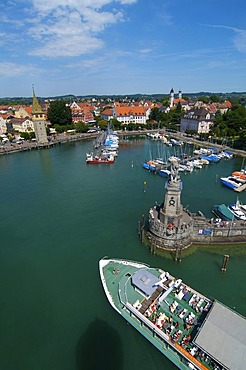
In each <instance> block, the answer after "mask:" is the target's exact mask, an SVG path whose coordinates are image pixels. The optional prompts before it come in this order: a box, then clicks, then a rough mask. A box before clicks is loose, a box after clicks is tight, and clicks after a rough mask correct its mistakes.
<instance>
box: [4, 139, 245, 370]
mask: <svg viewBox="0 0 246 370" xmlns="http://www.w3.org/2000/svg"><path fill="white" fill-rule="evenodd" d="M152 145H154V144H150V143H149V141H147V140H146V141H145V140H130V141H126V142H124V144H123V145H121V146H120V152H119V157H118V158H117V161H116V163H115V164H114V165H109V166H88V165H86V164H85V154H86V152H87V151H88V150H89V148H90V147H91V143H90V142H81V143H79V142H77V143H73V144H64V145H62V146H57V147H54V148H52V149H50V150H42V151H33V152H28V153H18V154H12V155H8V156H2V157H0V170H1V185H0V190H1V204H0V209H1V223H0V225H1V226H0V227H1V243H0V333H1V334H0V369H1V370H44V369H45V370H56V369H58V370H82V369H83V370H84V369H89V370H91V369H93V370H95V369H99V370H101V369H103V370H104V369H105V370H106V369H107V370H111V369H119V370H126V369H136V370H138V369H141V370H145V369H146V370H147V369H148V370H149V369H154V370H163V369H167V370H169V369H170V370H172V369H175V367H174V366H173V365H172V364H171V363H170V362H169V361H168V360H166V358H165V357H164V356H163V355H161V354H160V353H159V352H158V351H157V350H156V349H155V348H154V347H153V346H151V345H150V344H149V343H148V342H147V341H146V340H145V339H144V338H142V337H141V336H140V335H139V334H138V333H137V332H136V331H135V330H134V329H133V328H132V327H131V326H130V325H128V324H127V323H126V322H125V321H124V320H123V319H122V318H121V317H120V316H119V315H118V314H117V313H116V312H114V310H113V309H112V308H111V306H110V305H109V303H108V302H107V300H106V298H105V295H104V292H103V290H102V287H101V283H100V280H99V275H98V260H99V259H100V258H101V257H103V256H105V255H108V256H111V257H121V258H129V259H133V260H139V261H142V262H146V263H149V264H151V265H153V266H158V267H161V268H163V269H166V270H168V271H169V272H170V273H172V274H174V275H176V276H178V277H180V278H182V279H183V280H184V281H185V282H186V283H187V284H191V285H192V286H193V287H194V288H196V289H198V290H199V291H201V292H202V293H205V294H207V295H209V296H210V297H216V298H217V299H218V300H220V301H221V302H223V303H225V304H227V305H228V306H230V307H234V308H235V309H236V310H237V311H238V312H240V313H242V314H243V315H246V291H245V277H246V273H245V261H246V256H245V254H244V253H243V248H242V249H241V251H242V252H241V253H240V248H237V249H239V253H238V254H235V255H234V254H233V251H232V253H231V257H230V261H229V266H228V271H227V272H226V273H224V274H222V273H221V272H220V265H221V262H222V256H221V255H220V254H216V253H212V252H211V251H208V250H206V249H202V250H197V251H195V252H194V253H192V254H191V255H190V256H189V257H186V258H183V260H182V262H181V264H179V263H175V262H174V261H173V260H172V259H168V258H164V257H161V256H152V255H150V253H149V251H148V249H147V248H146V247H145V246H144V245H142V244H141V243H140V242H139V240H138V235H137V230H138V221H139V220H140V218H141V215H142V214H145V216H147V212H148V209H149V208H150V207H151V206H153V205H154V203H155V201H157V202H161V201H162V199H163V196H164V184H165V180H164V179H163V178H160V177H159V176H157V175H153V174H152V173H149V172H148V171H146V170H144V169H143V168H142V162H143V160H144V159H146V158H148V157H149V153H150V146H152ZM152 149H153V148H152ZM168 150H171V149H168ZM241 162H242V161H241V159H240V158H237V159H233V160H231V161H224V162H221V163H219V164H214V165H211V166H209V167H208V168H205V169H202V170H198V171H195V172H193V173H192V174H187V175H182V179H183V193H182V202H183V204H184V206H187V205H189V207H188V208H189V209H190V210H191V211H197V210H201V211H203V212H204V213H205V214H206V216H208V217H210V216H211V214H210V210H211V207H212V206H213V204H215V203H223V202H224V203H227V204H229V203H232V202H235V198H236V197H235V194H236V193H235V192H233V191H232V190H229V189H226V188H224V187H222V186H221V185H220V183H219V180H218V179H219V177H220V176H222V175H229V174H230V173H231V172H232V170H236V169H239V168H240V166H241ZM144 181H146V183H147V185H146V192H144ZM240 200H241V201H242V202H243V203H246V193H243V194H240Z"/></svg>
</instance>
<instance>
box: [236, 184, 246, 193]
mask: <svg viewBox="0 0 246 370" xmlns="http://www.w3.org/2000/svg"><path fill="white" fill-rule="evenodd" d="M234 190H235V191H237V192H238V193H241V191H243V190H246V184H243V185H241V186H239V187H238V188H235V189H234Z"/></svg>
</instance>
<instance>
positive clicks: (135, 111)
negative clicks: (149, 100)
mask: <svg viewBox="0 0 246 370" xmlns="http://www.w3.org/2000/svg"><path fill="white" fill-rule="evenodd" d="M145 112H146V108H145V107H141V106H138V107H134V106H133V107H119V106H116V115H117V116H127V117H128V116H145Z"/></svg>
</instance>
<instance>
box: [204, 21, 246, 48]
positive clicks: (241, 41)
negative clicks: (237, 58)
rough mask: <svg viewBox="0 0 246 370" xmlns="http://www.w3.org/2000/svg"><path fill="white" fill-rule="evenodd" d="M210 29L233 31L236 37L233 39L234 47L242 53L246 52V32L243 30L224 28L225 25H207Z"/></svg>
mask: <svg viewBox="0 0 246 370" xmlns="http://www.w3.org/2000/svg"><path fill="white" fill-rule="evenodd" d="M207 26H209V27H214V28H224V29H227V30H231V31H233V32H234V33H235V34H236V35H235V37H234V39H233V43H234V46H235V48H236V50H237V51H239V52H241V53H245V52H246V30H242V29H240V28H236V27H231V26H224V25H210V24H209V25H207Z"/></svg>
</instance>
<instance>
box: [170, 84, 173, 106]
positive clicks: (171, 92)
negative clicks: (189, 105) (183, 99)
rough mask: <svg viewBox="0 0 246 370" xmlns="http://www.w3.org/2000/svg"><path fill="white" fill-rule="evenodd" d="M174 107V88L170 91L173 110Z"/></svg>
mask: <svg viewBox="0 0 246 370" xmlns="http://www.w3.org/2000/svg"><path fill="white" fill-rule="evenodd" d="M173 105H174V90H173V88H172V89H171V90H170V108H173Z"/></svg>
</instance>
